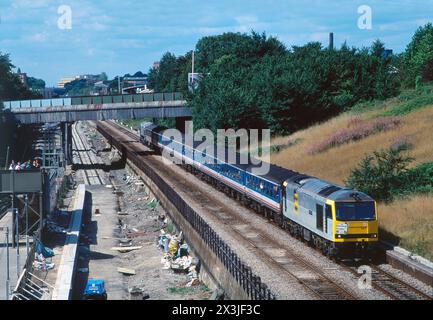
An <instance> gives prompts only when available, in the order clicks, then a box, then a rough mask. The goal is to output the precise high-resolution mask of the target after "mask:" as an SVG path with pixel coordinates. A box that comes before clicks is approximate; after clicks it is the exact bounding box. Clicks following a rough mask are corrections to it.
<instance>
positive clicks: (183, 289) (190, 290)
mask: <svg viewBox="0 0 433 320" xmlns="http://www.w3.org/2000/svg"><path fill="white" fill-rule="evenodd" d="M167 290H168V292H169V293H171V294H178V295H182V296H183V295H186V294H190V293H193V292H194V288H193V287H171V288H168V289H167Z"/></svg>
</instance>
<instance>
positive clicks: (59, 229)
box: [45, 221, 66, 233]
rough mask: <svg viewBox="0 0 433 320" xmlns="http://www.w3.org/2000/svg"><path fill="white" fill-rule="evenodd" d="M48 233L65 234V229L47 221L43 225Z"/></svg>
mask: <svg viewBox="0 0 433 320" xmlns="http://www.w3.org/2000/svg"><path fill="white" fill-rule="evenodd" d="M45 227H46V229H47V231H48V232H51V233H66V230H65V228H62V227H60V226H58V225H57V224H55V223H54V222H52V221H47V222H46V225H45Z"/></svg>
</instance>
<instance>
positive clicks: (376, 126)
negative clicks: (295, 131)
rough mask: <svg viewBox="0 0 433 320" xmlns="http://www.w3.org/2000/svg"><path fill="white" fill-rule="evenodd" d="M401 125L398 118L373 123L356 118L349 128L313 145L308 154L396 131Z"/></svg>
mask: <svg viewBox="0 0 433 320" xmlns="http://www.w3.org/2000/svg"><path fill="white" fill-rule="evenodd" d="M400 123H401V120H400V119H399V118H397V117H386V118H379V119H375V120H373V121H363V120H362V119H360V118H354V119H352V120H351V121H350V122H349V124H348V128H345V129H341V130H340V131H337V132H336V133H334V134H332V135H331V136H329V137H327V138H325V139H324V140H322V141H320V142H319V143H317V144H315V145H313V146H312V147H311V148H310V149H309V150H308V152H307V153H308V154H310V155H312V154H316V153H319V152H322V151H325V150H328V149H330V148H333V147H336V146H338V145H341V144H345V143H349V142H351V141H357V140H360V139H363V138H366V137H368V136H370V135H372V134H375V133H378V132H382V131H387V130H391V129H395V128H397V127H398V126H399V125H400Z"/></svg>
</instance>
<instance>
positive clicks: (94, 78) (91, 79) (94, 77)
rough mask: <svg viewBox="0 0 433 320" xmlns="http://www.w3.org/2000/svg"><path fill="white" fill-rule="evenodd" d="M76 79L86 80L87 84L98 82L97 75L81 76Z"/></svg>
mask: <svg viewBox="0 0 433 320" xmlns="http://www.w3.org/2000/svg"><path fill="white" fill-rule="evenodd" d="M77 78H78V79H79V80H86V82H87V84H95V83H97V82H98V81H99V74H83V75H80V76H78V77H77Z"/></svg>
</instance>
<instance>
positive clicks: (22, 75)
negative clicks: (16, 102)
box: [16, 72, 27, 86]
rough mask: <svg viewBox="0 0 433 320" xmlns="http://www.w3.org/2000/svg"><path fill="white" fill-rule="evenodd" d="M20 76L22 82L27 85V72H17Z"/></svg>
mask: <svg viewBox="0 0 433 320" xmlns="http://www.w3.org/2000/svg"><path fill="white" fill-rule="evenodd" d="M16 75H17V76H18V78H19V79H20V81H21V83H22V84H23V85H25V86H27V73H24V72H18V73H17V74H16Z"/></svg>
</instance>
